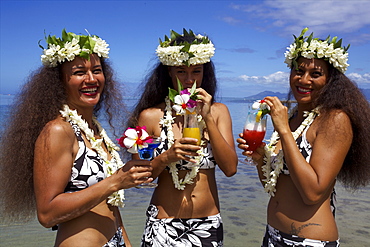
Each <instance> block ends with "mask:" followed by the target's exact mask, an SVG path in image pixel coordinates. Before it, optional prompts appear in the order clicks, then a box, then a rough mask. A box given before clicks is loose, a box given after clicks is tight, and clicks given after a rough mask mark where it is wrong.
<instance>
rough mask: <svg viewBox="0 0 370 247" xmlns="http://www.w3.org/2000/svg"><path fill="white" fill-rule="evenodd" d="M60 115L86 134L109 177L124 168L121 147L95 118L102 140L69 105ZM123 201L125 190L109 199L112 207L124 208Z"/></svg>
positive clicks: (117, 192)
mask: <svg viewBox="0 0 370 247" xmlns="http://www.w3.org/2000/svg"><path fill="white" fill-rule="evenodd" d="M60 113H61V114H62V117H64V118H65V119H66V121H68V122H72V123H73V124H76V125H77V126H78V127H79V128H80V129H81V130H82V131H83V132H84V133H85V136H86V139H87V140H88V141H89V142H90V144H91V148H92V149H94V150H95V151H96V152H97V153H98V154H99V156H100V157H101V158H102V160H103V161H104V163H105V164H106V165H105V167H104V168H105V174H106V176H107V177H109V176H111V175H112V174H113V173H115V172H116V171H117V170H118V169H120V168H121V167H123V166H124V164H123V162H122V160H121V158H120V156H119V154H118V152H117V151H118V150H119V147H117V146H116V145H115V144H114V143H113V142H112V140H111V139H110V138H109V137H108V135H107V133H106V132H105V130H104V129H103V128H102V126H101V125H100V123H99V122H98V120H97V119H96V118H95V117H94V118H93V123H94V124H95V125H96V126H97V128H98V131H99V135H100V136H101V137H102V138H101V139H96V138H95V136H94V131H93V130H91V129H90V128H89V125H88V124H87V122H86V121H85V120H84V119H83V118H82V117H81V116H80V115H78V113H77V111H76V110H71V109H69V107H68V105H63V110H61V111H60ZM103 141H104V143H105V145H106V146H107V149H108V152H109V153H110V155H111V156H112V159H111V160H108V154H107V153H106V152H105V150H104V149H103V147H102V142H103ZM123 200H125V195H124V190H123V189H122V190H119V191H116V192H114V193H113V194H112V195H110V196H109V197H108V203H109V204H111V205H112V206H118V207H123V206H124V203H123Z"/></svg>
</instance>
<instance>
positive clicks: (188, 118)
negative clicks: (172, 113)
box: [182, 110, 201, 146]
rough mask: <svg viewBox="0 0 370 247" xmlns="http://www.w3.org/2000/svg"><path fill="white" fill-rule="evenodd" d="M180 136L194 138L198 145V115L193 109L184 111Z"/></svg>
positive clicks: (199, 134) (199, 136) (199, 138)
mask: <svg viewBox="0 0 370 247" xmlns="http://www.w3.org/2000/svg"><path fill="white" fill-rule="evenodd" d="M182 136H183V137H191V138H195V139H197V140H198V142H197V145H198V146H199V145H200V140H201V133H200V129H199V125H198V116H197V114H196V112H195V111H194V112H190V111H188V110H187V111H186V114H185V115H184V128H183V132H182Z"/></svg>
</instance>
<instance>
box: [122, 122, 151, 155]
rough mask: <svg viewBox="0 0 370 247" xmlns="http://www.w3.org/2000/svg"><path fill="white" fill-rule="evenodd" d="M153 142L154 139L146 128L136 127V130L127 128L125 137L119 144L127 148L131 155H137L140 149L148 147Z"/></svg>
mask: <svg viewBox="0 0 370 247" xmlns="http://www.w3.org/2000/svg"><path fill="white" fill-rule="evenodd" d="M152 141H153V137H152V136H150V135H149V134H148V132H146V127H145V126H143V127H140V126H136V127H135V128H127V130H126V131H125V133H124V134H123V136H122V137H121V138H120V139H118V144H119V145H120V146H121V147H125V148H127V151H128V152H129V153H133V154H136V153H137V152H138V151H137V150H138V149H142V148H146V147H148V143H151V142H152Z"/></svg>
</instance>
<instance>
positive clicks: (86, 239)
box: [55, 201, 119, 247]
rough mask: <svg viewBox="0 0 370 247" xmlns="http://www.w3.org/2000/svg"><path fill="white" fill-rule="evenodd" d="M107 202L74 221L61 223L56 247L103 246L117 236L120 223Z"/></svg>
mask: <svg viewBox="0 0 370 247" xmlns="http://www.w3.org/2000/svg"><path fill="white" fill-rule="evenodd" d="M117 217H119V216H115V214H114V210H113V208H111V207H110V206H109V205H108V204H107V203H106V202H105V201H103V202H101V203H100V204H99V205H97V206H96V207H95V208H93V209H92V210H91V211H90V212H88V213H86V214H84V215H82V216H80V217H78V218H75V219H73V220H70V221H67V222H64V223H61V224H60V225H59V227H58V233H57V237H56V240H55V246H60V247H69V246H81V247H85V246H86V247H90V246H103V245H104V244H106V243H107V242H108V241H109V240H110V239H111V238H112V237H113V235H114V234H115V232H116V231H117V229H118V227H119V223H118V222H119V221H118V220H117Z"/></svg>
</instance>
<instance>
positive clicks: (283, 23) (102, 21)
mask: <svg viewBox="0 0 370 247" xmlns="http://www.w3.org/2000/svg"><path fill="white" fill-rule="evenodd" d="M0 7H1V9H0V11H1V13H0V18H1V24H0V25H1V26H0V28H1V30H0V48H1V55H0V67H1V70H0V94H14V93H17V92H19V90H20V88H21V86H22V85H23V84H24V83H25V81H26V79H27V77H28V76H29V74H30V73H31V72H32V71H34V70H36V69H37V68H39V67H40V66H41V60H40V55H41V54H42V49H41V48H39V46H38V42H39V41H40V43H41V45H43V46H44V47H45V46H46V43H45V41H44V37H45V34H46V35H49V34H50V35H56V36H57V37H60V36H61V31H62V29H63V28H65V29H66V30H67V31H68V32H74V33H77V34H86V32H85V29H86V30H88V32H89V33H90V34H95V35H98V36H100V37H101V38H102V39H104V40H106V41H107V42H108V43H109V44H110V46H109V47H110V54H109V59H110V61H111V63H112V65H113V68H114V69H115V71H116V75H117V77H118V80H119V81H120V82H122V83H123V84H124V86H125V88H126V89H125V90H126V95H127V94H128V95H129V94H133V93H135V92H138V91H140V87H141V84H140V83H141V82H143V81H144V79H145V76H146V75H147V74H148V73H149V72H150V71H151V69H152V68H153V66H155V65H156V63H157V61H158V59H157V57H156V55H155V49H156V48H157V46H158V41H159V38H161V39H162V40H163V38H164V35H169V33H170V30H174V31H176V32H178V33H182V29H183V28H186V29H192V30H193V31H194V32H195V33H199V34H202V35H207V36H209V38H210V39H211V40H212V42H213V43H214V45H215V47H216V53H215V56H214V57H213V58H212V61H213V62H214V64H215V67H216V75H217V79H218V83H219V95H221V96H223V97H244V96H250V95H254V94H256V93H259V92H261V91H265V90H268V91H272V92H281V93H286V92H287V91H288V74H289V69H288V68H287V67H286V64H285V63H284V52H285V50H286V47H287V46H289V45H290V44H291V43H292V42H293V34H295V35H296V36H298V35H299V34H300V32H301V30H302V29H303V28H305V27H309V31H308V34H309V33H311V32H314V36H315V37H319V38H323V39H325V38H326V37H327V36H328V35H330V36H338V37H339V38H343V44H344V45H347V44H351V47H350V49H349V60H348V63H349V64H350V66H349V68H348V70H347V72H346V75H347V76H348V77H349V78H351V79H352V80H353V81H355V82H356V83H357V85H358V86H359V87H360V88H363V89H370V56H369V55H370V14H369V9H370V0H352V1H348V0H321V1H313V0H309V1H303V0H289V1H288V0H274V1H264V0H258V1H238V0H236V1H215V0H213V1H199V0H197V1H175V0H173V1H140V0H139V1H94V0H90V1H9V0H2V1H0Z"/></svg>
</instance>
